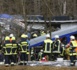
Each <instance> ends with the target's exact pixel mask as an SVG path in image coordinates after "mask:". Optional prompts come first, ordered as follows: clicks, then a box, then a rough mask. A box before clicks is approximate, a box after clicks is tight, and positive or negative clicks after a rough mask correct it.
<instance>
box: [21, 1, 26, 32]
mask: <svg viewBox="0 0 77 70" xmlns="http://www.w3.org/2000/svg"><path fill="white" fill-rule="evenodd" d="M21 2H22V12H23V13H22V14H23V17H24V23H25V31H24V32H27V22H26V11H25V2H26V0H21Z"/></svg>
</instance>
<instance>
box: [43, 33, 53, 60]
mask: <svg viewBox="0 0 77 70" xmlns="http://www.w3.org/2000/svg"><path fill="white" fill-rule="evenodd" d="M52 43H53V41H52V40H51V39H50V35H49V34H47V35H46V40H44V45H43V53H44V55H43V56H44V57H45V58H46V59H47V61H48V60H51V55H52Z"/></svg>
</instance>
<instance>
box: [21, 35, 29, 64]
mask: <svg viewBox="0 0 77 70" xmlns="http://www.w3.org/2000/svg"><path fill="white" fill-rule="evenodd" d="M27 37H28V36H27V35H25V34H22V35H21V41H20V53H21V55H20V60H21V61H20V65H26V61H28V54H29V44H28V42H27Z"/></svg>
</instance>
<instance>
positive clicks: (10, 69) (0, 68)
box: [0, 66, 77, 70]
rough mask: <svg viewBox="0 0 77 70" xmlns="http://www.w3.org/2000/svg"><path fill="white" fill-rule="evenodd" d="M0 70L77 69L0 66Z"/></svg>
mask: <svg viewBox="0 0 77 70" xmlns="http://www.w3.org/2000/svg"><path fill="white" fill-rule="evenodd" d="M0 70H77V67H51V66H9V67H5V66H0Z"/></svg>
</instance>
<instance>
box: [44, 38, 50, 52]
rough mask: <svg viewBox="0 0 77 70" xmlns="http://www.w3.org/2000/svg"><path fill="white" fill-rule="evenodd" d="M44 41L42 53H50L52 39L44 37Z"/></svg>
mask: <svg viewBox="0 0 77 70" xmlns="http://www.w3.org/2000/svg"><path fill="white" fill-rule="evenodd" d="M44 43H45V46H44V53H51V49H52V48H51V47H52V40H50V39H46V40H44Z"/></svg>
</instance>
